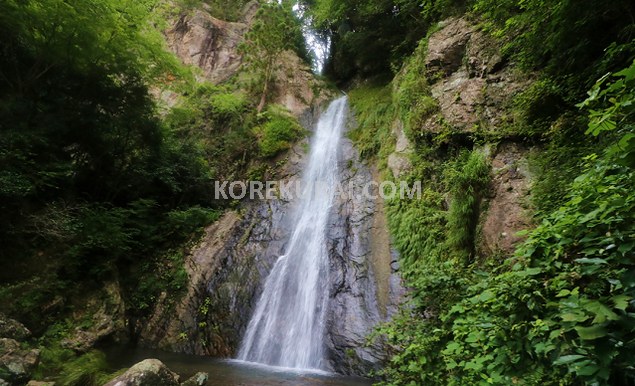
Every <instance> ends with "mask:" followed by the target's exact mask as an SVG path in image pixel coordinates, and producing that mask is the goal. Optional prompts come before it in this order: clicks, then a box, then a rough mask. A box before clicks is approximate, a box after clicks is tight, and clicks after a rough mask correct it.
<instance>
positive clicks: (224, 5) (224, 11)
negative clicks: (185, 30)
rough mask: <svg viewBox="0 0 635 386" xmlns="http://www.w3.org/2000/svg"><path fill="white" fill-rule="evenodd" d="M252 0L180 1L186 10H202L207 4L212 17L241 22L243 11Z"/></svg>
mask: <svg viewBox="0 0 635 386" xmlns="http://www.w3.org/2000/svg"><path fill="white" fill-rule="evenodd" d="M250 1H251V0H179V2H180V4H181V5H182V7H183V8H185V9H186V10H191V9H200V8H201V7H202V6H203V4H205V7H206V9H207V10H208V12H209V13H210V15H212V16H214V17H216V18H218V19H221V20H226V21H233V22H237V21H241V20H242V19H243V10H244V8H245V5H247V4H248V3H249V2H250Z"/></svg>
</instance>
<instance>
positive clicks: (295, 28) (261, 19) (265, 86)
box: [240, 1, 307, 112]
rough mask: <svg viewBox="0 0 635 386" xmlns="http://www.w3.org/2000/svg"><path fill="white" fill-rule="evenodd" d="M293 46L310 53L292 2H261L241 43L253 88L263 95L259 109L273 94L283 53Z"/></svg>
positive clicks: (259, 110)
mask: <svg viewBox="0 0 635 386" xmlns="http://www.w3.org/2000/svg"><path fill="white" fill-rule="evenodd" d="M300 42H301V43H300ZM291 49H296V51H300V52H304V57H306V56H307V55H306V48H305V47H304V40H303V38H302V30H301V26H300V21H299V20H298V18H297V17H296V16H295V14H294V13H293V10H292V9H291V4H290V3H289V2H286V1H285V2H281V3H278V2H273V3H264V4H261V6H260V8H259V9H258V12H257V13H256V15H255V17H254V21H253V22H252V26H251V29H250V30H249V32H248V33H247V34H246V35H245V40H244V42H243V43H242V44H241V46H240V52H241V53H242V55H243V60H244V64H243V66H244V69H245V70H246V71H247V72H248V73H249V75H250V76H252V77H254V78H253V79H251V82H252V84H251V88H252V89H253V90H254V92H255V93H257V94H259V95H260V103H259V104H258V112H261V111H262V109H263V108H264V106H265V103H266V101H267V98H268V96H269V91H270V90H269V88H270V86H271V85H270V84H271V82H272V81H273V80H274V76H275V73H276V71H277V70H278V69H279V66H280V62H279V60H280V55H281V54H282V53H283V52H284V51H286V50H291ZM301 56H302V55H301Z"/></svg>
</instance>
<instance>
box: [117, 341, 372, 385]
mask: <svg viewBox="0 0 635 386" xmlns="http://www.w3.org/2000/svg"><path fill="white" fill-rule="evenodd" d="M106 352H107V357H108V361H109V363H110V364H111V366H112V367H113V368H122V367H130V366H132V365H134V364H135V363H137V362H140V361H142V360H144V359H148V358H156V359H159V360H161V361H162V362H163V363H165V364H166V365H167V366H168V368H170V370H172V371H174V372H175V373H177V374H179V375H180V376H181V380H182V381H183V380H185V379H187V378H189V377H191V376H192V375H194V374H196V373H197V372H199V371H203V372H206V373H208V374H209V381H208V385H209V386H270V385H271V386H273V385H285V386H292V385H293V386H296V385H297V386H318V385H319V386H370V385H372V382H371V381H370V380H368V379H364V378H357V377H346V376H342V375H337V374H330V373H326V372H315V371H298V370H294V369H285V368H278V367H270V366H264V365H260V364H253V363H246V362H241V361H236V360H231V359H217V358H210V357H202V356H195V355H184V354H175V353H168V352H164V351H157V350H147V349H139V348H124V347H119V348H112V349H109V350H106Z"/></svg>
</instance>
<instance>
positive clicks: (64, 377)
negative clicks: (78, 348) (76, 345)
mask: <svg viewBox="0 0 635 386" xmlns="http://www.w3.org/2000/svg"><path fill="white" fill-rule="evenodd" d="M110 373H111V371H110V370H109V367H108V363H107V362H106V355H104V353H102V352H101V351H97V350H92V351H89V352H88V353H86V354H84V355H82V356H80V357H77V358H74V359H72V360H70V361H68V362H66V363H64V365H63V366H62V371H61V374H60V377H59V378H58V380H57V383H59V384H60V385H62V386H99V385H103V384H105V383H106V382H108V381H109V380H110V379H111V374H110Z"/></svg>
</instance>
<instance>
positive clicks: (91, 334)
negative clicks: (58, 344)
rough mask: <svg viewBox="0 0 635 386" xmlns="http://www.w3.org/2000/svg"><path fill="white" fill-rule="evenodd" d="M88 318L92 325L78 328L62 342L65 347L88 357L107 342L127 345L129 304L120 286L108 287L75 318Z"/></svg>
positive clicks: (79, 308) (78, 308)
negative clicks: (101, 343) (126, 312)
mask: <svg viewBox="0 0 635 386" xmlns="http://www.w3.org/2000/svg"><path fill="white" fill-rule="evenodd" d="M87 315H88V316H89V317H90V320H91V322H90V323H88V324H84V325H82V326H80V327H77V328H75V330H74V331H73V332H72V333H71V335H70V336H69V337H68V338H66V339H64V340H63V341H62V346H63V347H65V348H69V349H71V350H74V351H76V352H78V353H85V352H87V351H89V350H90V349H92V348H93V347H95V345H96V344H98V343H100V342H103V341H105V340H110V341H112V342H115V343H125V342H126V341H127V340H128V327H127V323H126V317H125V304H124V301H123V298H122V296H121V290H120V288H119V284H118V283H117V282H109V283H106V284H104V288H103V290H101V291H99V292H97V293H95V294H94V295H92V296H90V297H89V298H88V299H86V301H85V302H83V304H82V306H81V307H77V311H75V312H74V315H73V318H74V319H75V320H82V319H85V318H86V316H87Z"/></svg>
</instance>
